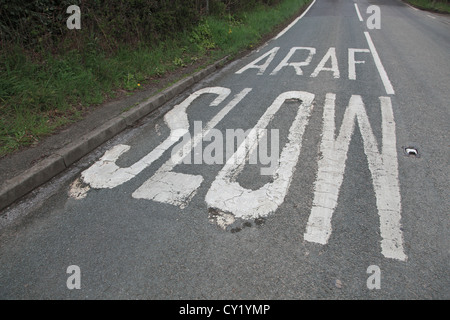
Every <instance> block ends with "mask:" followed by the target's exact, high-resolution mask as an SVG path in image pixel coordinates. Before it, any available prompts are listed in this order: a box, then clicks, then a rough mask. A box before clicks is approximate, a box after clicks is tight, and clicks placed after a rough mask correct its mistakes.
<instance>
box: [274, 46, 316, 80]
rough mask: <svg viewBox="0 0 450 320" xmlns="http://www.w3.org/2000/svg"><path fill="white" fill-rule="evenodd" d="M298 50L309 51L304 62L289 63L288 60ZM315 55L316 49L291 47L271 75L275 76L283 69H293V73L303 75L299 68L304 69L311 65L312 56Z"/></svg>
mask: <svg viewBox="0 0 450 320" xmlns="http://www.w3.org/2000/svg"><path fill="white" fill-rule="evenodd" d="M298 50H307V51H309V53H308V57H307V58H306V60H305V61H302V62H289V59H291V57H292V56H293V55H294V53H295V52H296V51H298ZM315 53H316V48H312V47H293V48H291V50H289V53H288V54H287V55H286V57H284V59H283V60H282V61H281V62H280V64H279V65H278V66H277V67H276V68H275V69H274V70H273V71H272V73H271V75H276V74H277V73H278V72H279V71H280V70H281V69H283V68H284V67H289V66H291V67H294V69H295V73H296V74H297V75H298V76H301V75H303V71H302V68H301V67H305V66H307V65H309V64H310V63H311V60H312V57H313V55H314V54H315Z"/></svg>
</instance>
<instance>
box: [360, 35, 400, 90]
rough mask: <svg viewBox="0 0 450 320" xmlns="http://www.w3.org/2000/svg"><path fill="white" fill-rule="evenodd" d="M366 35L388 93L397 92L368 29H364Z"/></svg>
mask: <svg viewBox="0 0 450 320" xmlns="http://www.w3.org/2000/svg"><path fill="white" fill-rule="evenodd" d="M364 35H365V36H366V40H367V44H368V45H369V49H370V52H371V53H372V56H373V60H374V61H375V65H376V66H377V69H378V73H379V74H380V77H381V80H382V81H383V85H384V89H385V90H386V93H387V94H395V92H394V88H393V87H392V84H391V81H390V80H389V77H388V75H387V73H386V70H384V67H383V64H382V63H381V59H380V56H379V55H378V52H377V49H375V45H374V44H373V42H372V38H371V37H370V34H369V33H368V32H367V31H364Z"/></svg>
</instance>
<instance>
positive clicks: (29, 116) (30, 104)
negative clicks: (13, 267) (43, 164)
mask: <svg viewBox="0 0 450 320" xmlns="http://www.w3.org/2000/svg"><path fill="white" fill-rule="evenodd" d="M310 1H311V0H284V1H283V2H282V3H281V4H280V5H278V6H276V7H267V6H259V7H256V8H254V9H253V10H252V11H251V12H245V13H240V14H238V15H234V16H231V15H222V16H207V17H205V19H203V20H202V21H201V22H200V23H199V24H198V25H197V26H196V27H195V28H194V30H192V31H190V32H183V33H180V34H179V35H178V36H177V37H175V38H173V39H171V40H166V41H164V42H161V43H158V44H154V45H146V44H141V45H140V46H138V47H131V46H127V45H122V46H120V47H119V49H118V50H116V51H114V53H112V54H107V53H105V52H102V51H100V50H99V49H98V48H99V47H100V46H98V45H97V44H96V39H95V38H94V39H89V41H88V42H87V44H86V45H85V49H84V50H83V51H74V50H60V52H59V53H57V54H55V53H48V52H45V51H43V50H42V51H40V52H25V51H24V50H23V49H21V48H19V47H17V46H14V45H9V47H8V48H7V50H2V53H0V157H3V156H5V155H7V154H10V153H13V152H14V151H16V150H18V149H20V148H22V147H24V146H29V145H33V144H37V143H38V142H39V140H40V139H41V138H42V137H44V136H46V135H49V134H52V133H54V132H55V130H57V129H58V128H60V127H61V126H63V125H66V124H68V123H71V122H74V121H77V120H79V119H81V118H82V117H83V114H84V113H85V112H86V110H89V109H90V108H92V107H94V106H96V105H100V104H102V103H104V102H105V101H106V100H108V99H111V98H114V97H116V96H117V94H118V92H119V91H122V92H123V90H126V91H127V92H128V93H129V94H132V93H133V92H134V91H136V90H140V89H141V88H143V87H144V86H145V85H146V84H149V83H150V82H153V83H155V82H158V79H159V78H162V77H164V76H165V75H166V74H167V73H168V72H172V71H174V70H182V69H183V68H185V67H186V66H188V65H192V64H195V63H196V62H197V61H206V63H208V62H211V61H213V60H217V59H220V58H222V57H225V56H227V55H228V56H231V57H233V56H235V55H237V54H238V53H240V52H242V51H243V50H246V49H251V48H252V47H253V46H255V45H257V44H258V42H259V41H261V39H262V38H263V37H264V36H265V35H267V34H269V33H270V32H271V31H272V30H274V29H275V28H276V27H277V26H279V25H280V24H282V23H283V22H285V21H286V20H288V19H290V18H292V17H293V16H295V15H296V13H298V12H299V10H300V9H301V8H303V7H304V6H305V5H306V4H307V3H309V2H310Z"/></svg>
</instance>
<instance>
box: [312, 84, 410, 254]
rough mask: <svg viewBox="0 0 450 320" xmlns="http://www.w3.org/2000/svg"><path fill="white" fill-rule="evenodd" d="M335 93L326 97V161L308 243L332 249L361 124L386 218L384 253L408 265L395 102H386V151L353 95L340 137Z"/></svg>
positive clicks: (383, 99)
mask: <svg viewBox="0 0 450 320" xmlns="http://www.w3.org/2000/svg"><path fill="white" fill-rule="evenodd" d="M335 98H336V96H335V94H332V93H329V94H327V96H326V100H325V106H324V115H323V135H322V142H321V145H320V152H321V154H322V158H321V159H319V162H318V173H317V179H316V182H315V186H314V187H315V191H314V200H313V207H312V210H311V214H310V216H309V220H308V223H307V227H306V232H305V234H304V238H305V240H307V241H310V242H316V243H320V244H326V243H327V242H328V239H329V237H330V235H331V230H332V227H331V218H332V215H333V212H334V210H335V208H336V206H337V202H338V196H339V189H340V187H341V184H342V181H343V178H344V171H345V165H346V160H347V152H348V147H349V144H350V140H351V137H352V135H353V133H354V128H355V120H356V121H358V124H359V128H360V131H361V135H362V138H363V142H364V152H365V154H366V156H367V161H368V163H369V170H370V172H371V175H372V179H373V185H374V190H375V196H376V203H377V208H378V214H379V217H380V231H381V237H382V241H381V248H382V254H383V255H384V256H385V257H388V258H393V259H398V260H406V255H405V254H404V252H403V239H402V231H401V229H400V228H401V226H400V218H401V213H400V212H401V198H400V187H399V181H398V168H397V166H398V164H397V150H396V135H395V122H394V116H393V112H392V105H391V100H390V98H388V97H380V105H381V112H382V135H383V138H382V143H383V146H382V152H379V150H378V144H377V141H376V138H375V136H374V134H373V132H372V129H371V126H370V123H369V119H368V116H367V114H366V111H365V107H364V103H363V101H362V98H361V97H360V96H358V95H353V96H352V97H351V99H350V102H349V105H348V107H347V109H346V111H345V114H344V118H343V120H342V125H341V129H340V131H339V135H338V136H337V138H335V130H336V128H335Z"/></svg>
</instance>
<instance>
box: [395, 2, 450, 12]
mask: <svg viewBox="0 0 450 320" xmlns="http://www.w3.org/2000/svg"><path fill="white" fill-rule="evenodd" d="M403 1H406V2H408V3H409V4H411V5H413V6H415V7H417V8H420V9H425V10H430V11H434V12H440V13H450V3H448V2H441V1H433V0H403Z"/></svg>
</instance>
